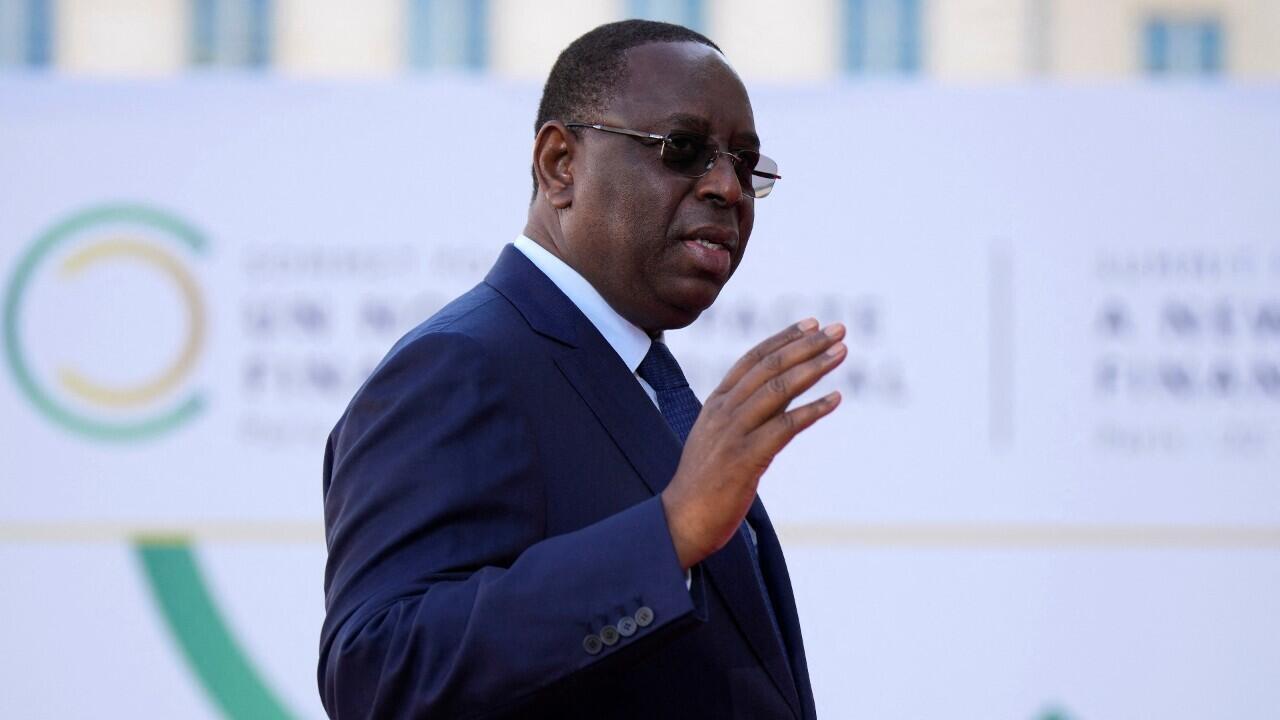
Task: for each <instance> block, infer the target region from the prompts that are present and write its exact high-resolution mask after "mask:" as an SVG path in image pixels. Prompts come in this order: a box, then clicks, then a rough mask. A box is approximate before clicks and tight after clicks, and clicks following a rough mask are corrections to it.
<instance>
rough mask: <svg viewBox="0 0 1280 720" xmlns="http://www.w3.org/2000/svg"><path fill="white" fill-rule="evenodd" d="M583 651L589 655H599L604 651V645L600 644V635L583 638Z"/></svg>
mask: <svg viewBox="0 0 1280 720" xmlns="http://www.w3.org/2000/svg"><path fill="white" fill-rule="evenodd" d="M582 649H583V650H586V651H587V654H588V655H599V654H600V651H601V650H603V649H604V643H602V642H600V636H599V635H588V636H586V637H584V638H582Z"/></svg>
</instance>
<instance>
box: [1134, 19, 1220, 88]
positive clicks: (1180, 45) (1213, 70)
mask: <svg viewBox="0 0 1280 720" xmlns="http://www.w3.org/2000/svg"><path fill="white" fill-rule="evenodd" d="M1143 43H1144V48H1143V56H1144V64H1145V65H1146V71H1147V74H1149V75H1217V74H1218V73H1221V72H1222V65H1223V63H1222V54H1223V53H1222V49H1223V48H1222V46H1223V38H1222V24H1221V23H1220V22H1219V21H1217V20H1214V19H1199V20H1173V19H1167V18H1152V19H1151V20H1148V21H1147V24H1146V27H1145V29H1144V32H1143Z"/></svg>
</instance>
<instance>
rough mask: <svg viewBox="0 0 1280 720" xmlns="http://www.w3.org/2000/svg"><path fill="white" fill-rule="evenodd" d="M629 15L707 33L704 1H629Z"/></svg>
mask: <svg viewBox="0 0 1280 720" xmlns="http://www.w3.org/2000/svg"><path fill="white" fill-rule="evenodd" d="M627 15H628V17H633V18H643V19H645V20H661V21H663V22H669V23H675V24H676V25H683V26H685V27H687V28H689V29H690V30H696V31H697V32H705V29H704V28H705V25H706V13H705V10H704V8H703V2H702V0H628V2H627Z"/></svg>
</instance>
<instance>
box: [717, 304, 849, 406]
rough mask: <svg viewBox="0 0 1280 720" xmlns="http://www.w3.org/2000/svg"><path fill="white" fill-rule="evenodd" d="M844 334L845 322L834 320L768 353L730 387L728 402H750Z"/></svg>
mask: <svg viewBox="0 0 1280 720" xmlns="http://www.w3.org/2000/svg"><path fill="white" fill-rule="evenodd" d="M843 337H844V325H841V324H840V323H835V324H832V325H828V326H827V327H826V328H825V329H823V331H822V332H820V333H809V334H808V335H805V336H804V337H801V338H798V339H796V340H794V341H792V342H790V343H788V344H786V345H784V346H783V347H780V348H778V349H776V350H774V351H773V352H770V353H768V354H767V355H765V356H763V357H762V358H761V359H760V361H759V362H757V363H756V364H755V365H754V366H752V367H751V369H749V370H748V371H747V373H746V375H743V376H742V379H741V380H739V381H738V383H737V385H735V386H733V388H731V389H729V391H728V403H729V405H730V406H733V407H736V406H739V405H742V404H744V403H746V402H749V401H750V399H751V398H752V397H753V396H754V395H755V394H756V393H757V391H759V389H760V388H761V387H764V386H766V385H770V384H776V381H777V379H778V378H779V377H781V376H782V375H784V374H785V373H787V372H789V371H790V370H791V369H792V368H795V367H796V366H798V365H800V364H801V363H803V362H805V361H807V360H810V359H811V358H813V357H815V356H818V355H820V354H821V353H822V352H823V351H824V350H829V349H830V348H831V347H833V346H834V345H835V344H836V343H838V342H839V341H840V339H841V338H843ZM793 379H794V378H793ZM806 389H807V387H806ZM800 392H803V390H801V391H800ZM800 392H795V393H791V398H794V397H795V396H797V395H799V394H800ZM791 398H788V400H790V399H791ZM777 410H778V408H775V409H774V412H776V411H777ZM769 414H773V413H769Z"/></svg>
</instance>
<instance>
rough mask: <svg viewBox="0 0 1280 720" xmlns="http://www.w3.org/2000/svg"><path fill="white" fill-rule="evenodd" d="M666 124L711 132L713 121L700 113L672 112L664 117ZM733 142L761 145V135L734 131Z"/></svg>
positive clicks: (753, 146)
mask: <svg viewBox="0 0 1280 720" xmlns="http://www.w3.org/2000/svg"><path fill="white" fill-rule="evenodd" d="M662 122H663V124H664V125H674V126H677V127H681V128H684V129H686V130H693V131H695V132H700V133H703V134H707V133H710V132H711V123H709V122H707V119H706V118H704V117H702V116H700V115H690V114H689V113H672V114H670V115H668V116H667V117H666V118H664V119H663V121H662ZM732 144H733V145H734V146H737V147H744V146H745V147H751V148H758V147H760V137H759V136H758V135H756V134H755V133H753V132H750V131H747V132H740V133H734V136H733V138H732Z"/></svg>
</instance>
